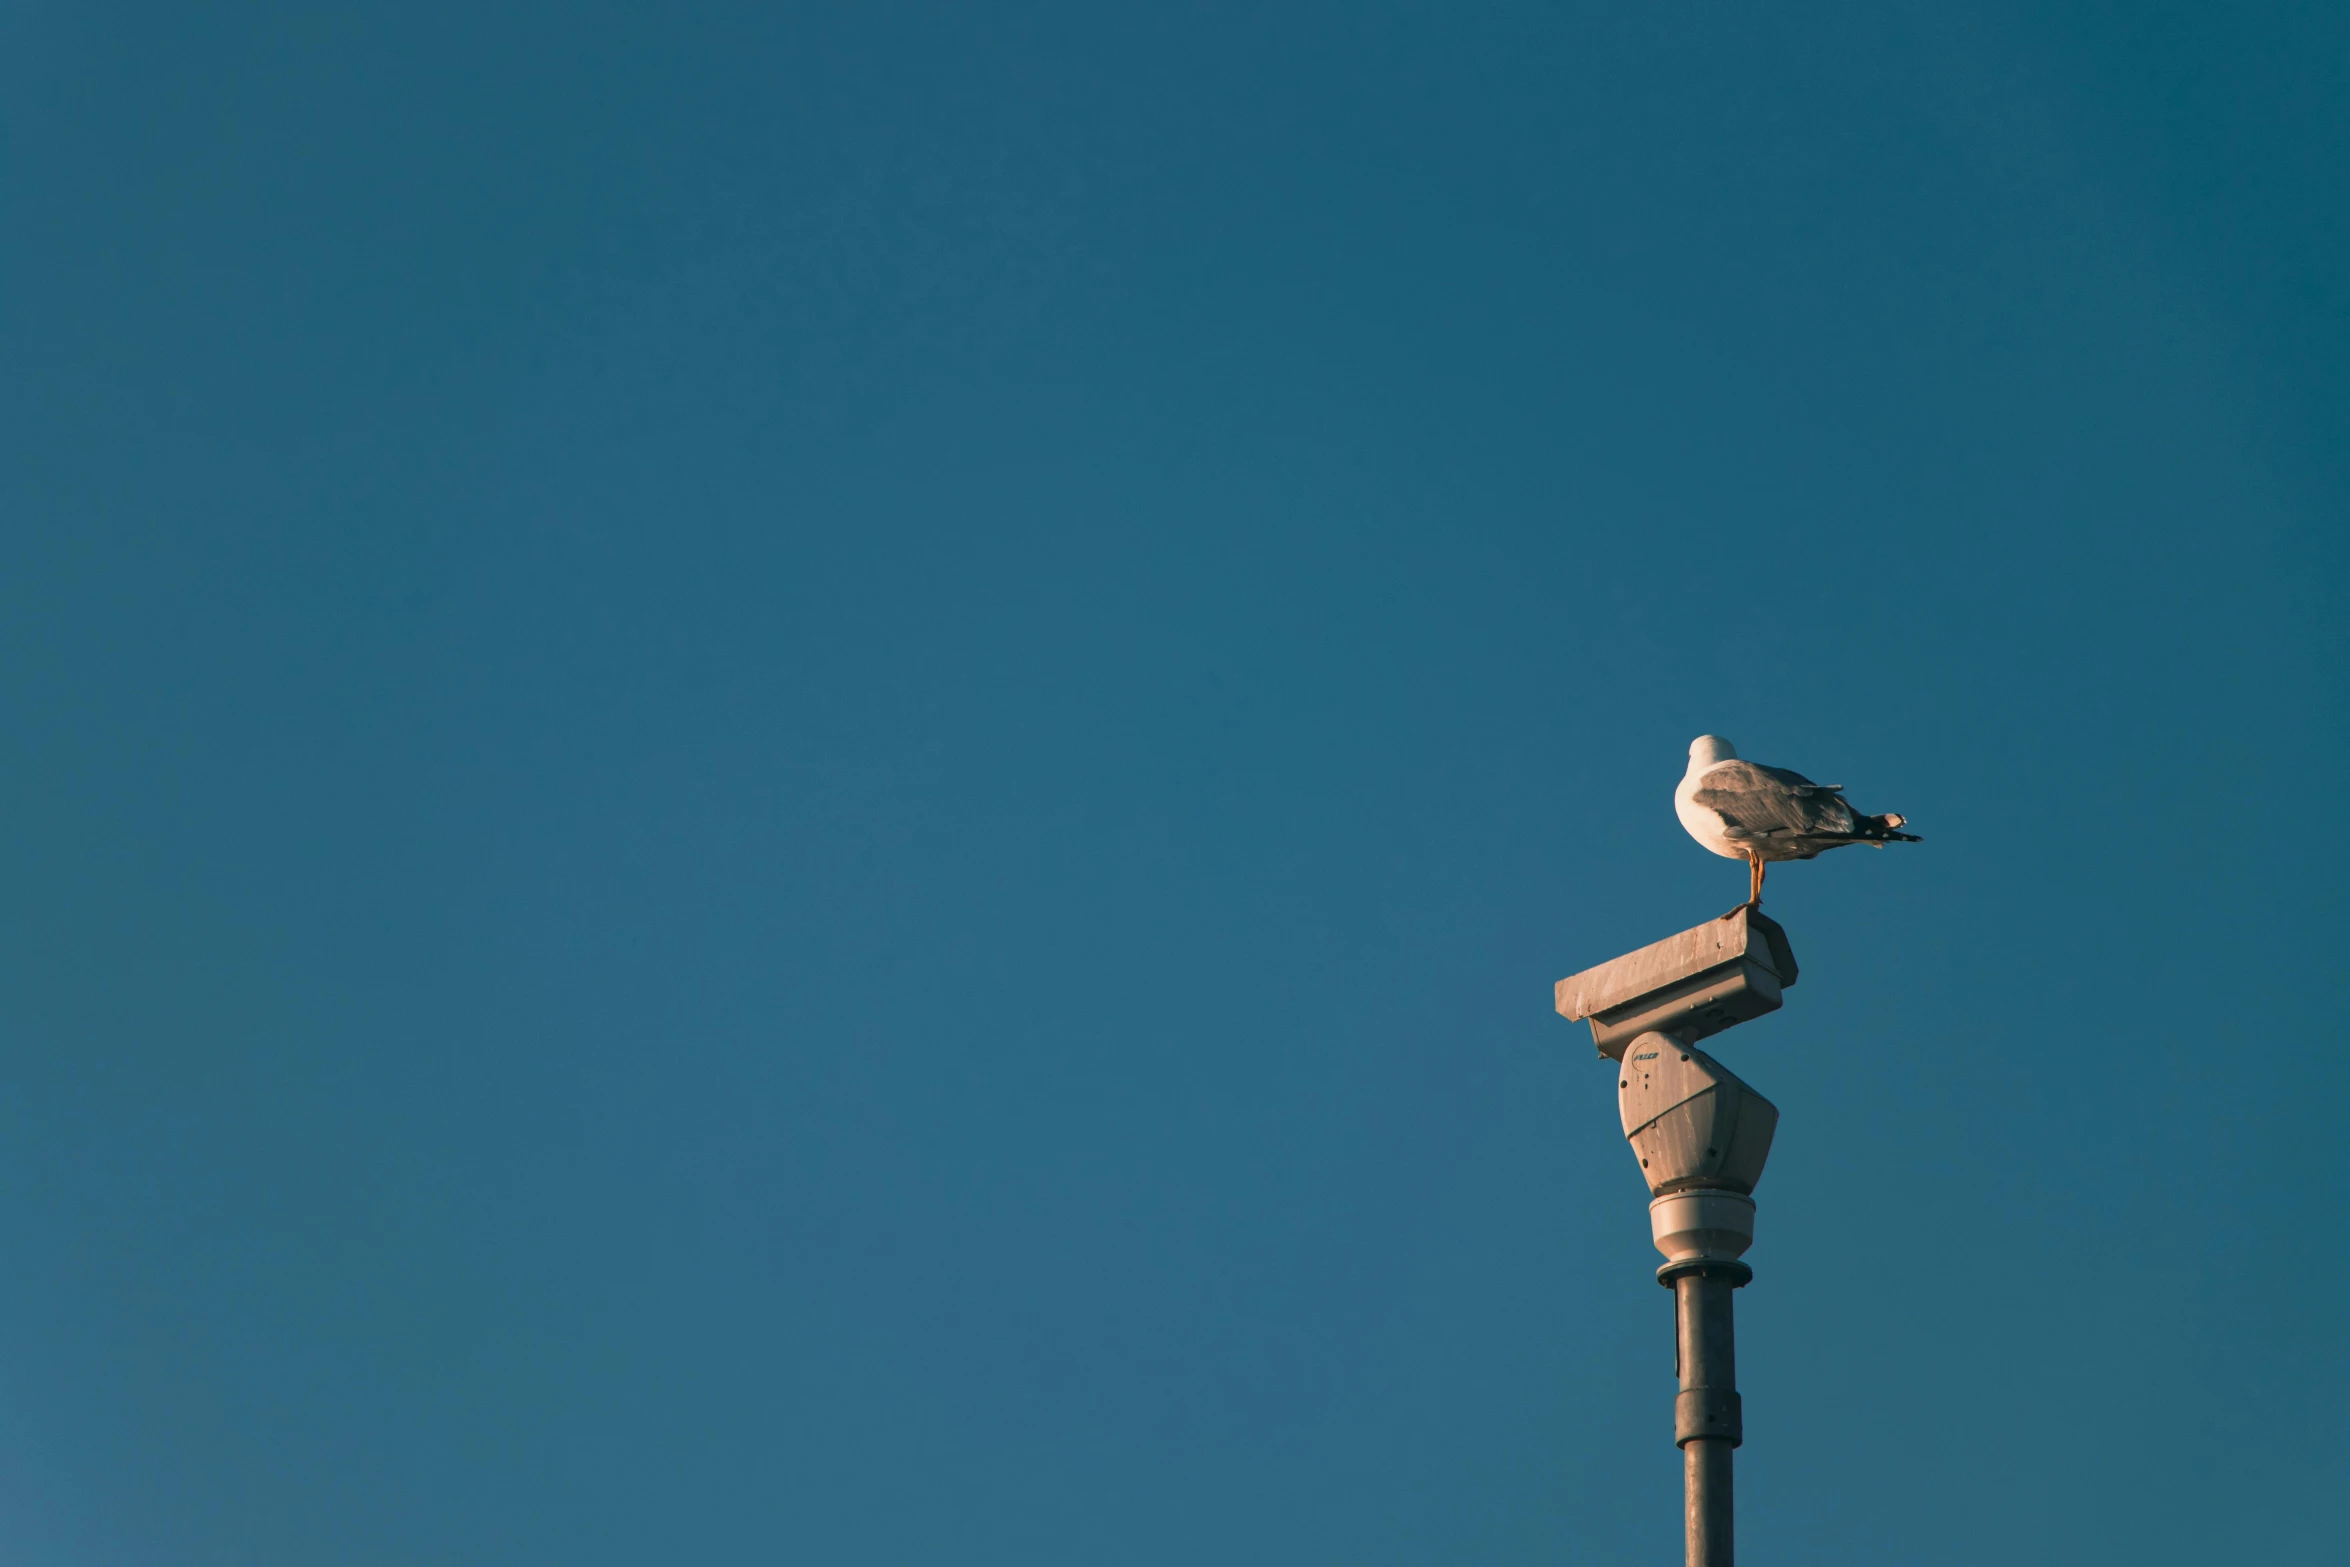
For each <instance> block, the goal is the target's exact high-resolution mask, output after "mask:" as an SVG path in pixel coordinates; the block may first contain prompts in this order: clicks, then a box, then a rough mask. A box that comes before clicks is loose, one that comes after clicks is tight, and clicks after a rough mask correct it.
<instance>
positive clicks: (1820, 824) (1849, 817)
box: [1673, 735, 1919, 919]
mask: <svg viewBox="0 0 2350 1567" xmlns="http://www.w3.org/2000/svg"><path fill="white" fill-rule="evenodd" d="M1843 795H1844V786H1843V785H1842V784H1816V783H1813V782H1812V781H1811V780H1810V779H1809V778H1806V777H1804V776H1803V774H1801V773H1791V772H1789V771H1787V769H1786V768H1784V767H1763V766H1759V765H1757V764H1756V763H1753V762H1742V761H1740V760H1739V759H1738V748H1737V747H1736V746H1734V745H1732V744H1731V743H1730V742H1729V741H1727V740H1725V739H1723V738H1722V737H1721V736H1720V735H1699V736H1698V737H1697V738H1696V739H1694V740H1692V741H1690V742H1689V771H1688V772H1686V773H1684V774H1682V776H1681V787H1680V788H1678V789H1675V790H1674V791H1673V811H1674V814H1675V815H1677V816H1679V817H1680V818H1681V825H1682V826H1684V827H1686V828H1688V829H1689V836H1690V837H1692V838H1695V839H1696V840H1697V841H1698V842H1699V843H1701V844H1703V845H1705V846H1706V847H1707V848H1709V849H1711V850H1713V851H1714V853H1716V854H1718V855H1721V856H1722V857H1723V858H1724V859H1730V860H1744V861H1745V862H1746V864H1747V868H1748V869H1749V870H1750V871H1752V872H1753V879H1752V880H1751V881H1750V882H1749V883H1748V885H1747V892H1746V901H1745V902H1744V903H1741V904H1740V905H1738V908H1739V909H1759V908H1761V907H1762V885H1763V866H1764V865H1765V864H1767V863H1768V862H1770V861H1772V860H1809V859H1814V858H1817V857H1818V856H1819V855H1821V854H1823V853H1825V852H1826V851H1828V850H1830V849H1841V848H1843V847H1844V846H1845V845H1846V844H1848V843H1865V844H1869V845H1870V846H1872V847H1874V848H1879V849H1882V848H1883V847H1885V845H1886V844H1888V843H1916V842H1918V841H1919V840H1918V838H1917V836H1916V835H1915V834H1913V833H1906V832H1897V831H1895V829H1896V828H1898V827H1900V826H1901V825H1902V824H1903V823H1904V822H1905V821H1907V820H1908V818H1906V817H1901V816H1895V815H1892V814H1890V813H1888V814H1886V815H1884V816H1863V815H1861V814H1860V812H1858V811H1856V810H1854V809H1853V808H1852V807H1851V806H1849V805H1846V804H1845V803H1844V798H1843ZM1737 912H1738V909H1732V910H1731V911H1730V914H1735V913H1737ZM1730 914H1725V915H1723V916H1722V918H1724V919H1728V918H1729V917H1730Z"/></svg>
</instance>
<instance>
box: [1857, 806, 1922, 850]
mask: <svg viewBox="0 0 2350 1567" xmlns="http://www.w3.org/2000/svg"><path fill="white" fill-rule="evenodd" d="M1907 825H1909V818H1908V817H1906V816H1902V815H1899V814H1897V813H1895V812H1892V811H1887V812H1886V813H1885V814H1884V815H1882V816H1863V817H1860V818H1859V819H1858V820H1856V821H1855V822H1854V823H1853V824H1852V836H1853V837H1855V838H1858V839H1860V840H1861V841H1862V842H1863V843H1874V844H1880V845H1882V844H1888V843H1923V842H1925V839H1923V838H1920V837H1919V836H1918V835H1917V834H1916V833H1914V832H1900V831H1897V830H1896V829H1898V828H1901V827H1905V826H1907Z"/></svg>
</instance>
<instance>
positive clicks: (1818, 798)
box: [1691, 762, 1853, 838]
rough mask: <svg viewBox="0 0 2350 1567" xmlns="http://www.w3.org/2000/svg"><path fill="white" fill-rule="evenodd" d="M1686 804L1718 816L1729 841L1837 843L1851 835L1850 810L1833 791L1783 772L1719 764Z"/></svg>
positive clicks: (1735, 763) (1783, 769) (1745, 765)
mask: <svg viewBox="0 0 2350 1567" xmlns="http://www.w3.org/2000/svg"><path fill="white" fill-rule="evenodd" d="M1691 798H1692V799H1694V800H1695V801H1696V802H1697V803H1698V804H1699V805H1702V806H1705V807H1706V808H1707V809H1709V810H1711V811H1714V812H1716V813H1717V814H1719V815H1720V816H1721V818H1722V821H1723V823H1724V828H1723V830H1724V832H1725V834H1726V835H1727V836H1730V837H1733V838H1760V837H1771V836H1776V835H1779V834H1787V835H1790V836H1796V837H1811V836H1814V835H1826V836H1837V837H1840V836H1843V835H1845V834H1848V833H1850V832H1851V831H1852V829H1853V816H1852V807H1851V806H1849V805H1846V804H1845V803H1844V802H1843V801H1842V800H1840V799H1838V798H1837V797H1836V794H1835V792H1834V791H1833V790H1829V789H1823V788H1822V787H1821V786H1820V785H1818V784H1815V783H1813V782H1812V781H1811V780H1810V779H1808V778H1806V777H1804V776H1803V775H1802V774H1801V773H1791V772H1789V771H1787V770H1786V769H1785V768H1783V767H1758V766H1756V765H1755V764H1754V763H1752V762H1724V763H1722V764H1721V765H1720V766H1719V767H1714V768H1709V769H1708V770H1707V771H1706V774H1705V777H1704V780H1703V782H1702V785H1701V787H1699V788H1698V789H1697V790H1696V792H1695V793H1694V794H1693V795H1692V796H1691Z"/></svg>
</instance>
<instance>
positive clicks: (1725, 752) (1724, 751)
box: [1689, 735, 1738, 773]
mask: <svg viewBox="0 0 2350 1567" xmlns="http://www.w3.org/2000/svg"><path fill="white" fill-rule="evenodd" d="M1736 760H1738V748H1737V747H1736V746H1734V745H1732V744H1731V743H1730V742H1729V741H1727V740H1725V739H1723V738H1722V737H1721V736H1720V735H1699V736H1698V737H1697V738H1696V739H1694V740H1692V741H1690V742H1689V770H1690V771H1691V772H1693V773H1701V772H1704V771H1705V770H1706V769H1707V768H1709V767H1711V766H1713V765H1714V763H1716V762H1734V761H1736Z"/></svg>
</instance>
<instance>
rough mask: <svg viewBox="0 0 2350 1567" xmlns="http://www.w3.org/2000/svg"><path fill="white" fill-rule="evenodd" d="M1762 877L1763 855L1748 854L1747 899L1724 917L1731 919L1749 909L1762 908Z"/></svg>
mask: <svg viewBox="0 0 2350 1567" xmlns="http://www.w3.org/2000/svg"><path fill="white" fill-rule="evenodd" d="M1762 879H1763V857H1762V856H1761V855H1759V854H1752V853H1750V854H1748V855H1747V856H1746V901H1745V902H1744V903H1741V904H1739V905H1738V907H1736V908H1734V909H1732V910H1731V911H1730V912H1729V913H1728V914H1725V915H1723V916H1722V918H1724V919H1729V918H1731V917H1732V916H1733V915H1737V914H1742V913H1744V912H1745V911H1746V910H1748V909H1759V908H1761V907H1762Z"/></svg>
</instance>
